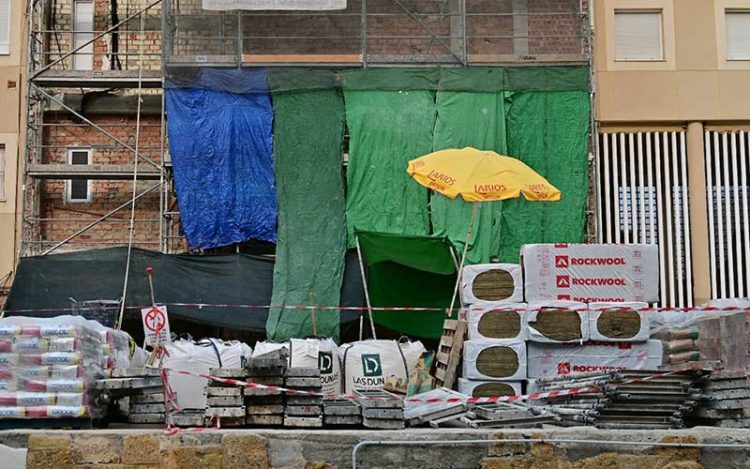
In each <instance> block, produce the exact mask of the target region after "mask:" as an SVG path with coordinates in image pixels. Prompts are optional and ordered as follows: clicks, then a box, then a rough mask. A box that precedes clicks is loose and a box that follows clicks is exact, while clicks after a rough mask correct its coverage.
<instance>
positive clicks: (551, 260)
mask: <svg viewBox="0 0 750 469" xmlns="http://www.w3.org/2000/svg"><path fill="white" fill-rule="evenodd" d="M521 262H522V264H523V272H524V293H525V295H526V302H528V303H531V302H532V301H543V300H571V301H580V302H582V303H592V302H603V301H613V302H617V303H621V302H625V301H638V302H640V301H643V302H647V303H650V302H655V301H659V248H658V246H657V245H655V244H526V245H524V246H523V247H522V248H521Z"/></svg>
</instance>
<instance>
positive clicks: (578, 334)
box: [526, 300, 589, 344]
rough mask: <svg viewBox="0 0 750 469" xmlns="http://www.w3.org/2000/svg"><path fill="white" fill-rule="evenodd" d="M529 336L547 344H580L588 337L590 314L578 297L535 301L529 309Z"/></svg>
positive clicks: (530, 304) (535, 340)
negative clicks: (567, 299) (575, 298)
mask: <svg viewBox="0 0 750 469" xmlns="http://www.w3.org/2000/svg"><path fill="white" fill-rule="evenodd" d="M526 315H527V319H526V322H527V323H528V330H529V340H530V341H532V342H538V343H545V344H570V343H578V344H581V343H583V342H586V341H587V340H589V314H588V307H587V306H586V304H584V303H579V302H576V301H565V300H556V301H535V302H532V303H529V305H528V312H527V313H526Z"/></svg>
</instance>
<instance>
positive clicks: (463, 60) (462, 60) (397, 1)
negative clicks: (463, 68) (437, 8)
mask: <svg viewBox="0 0 750 469" xmlns="http://www.w3.org/2000/svg"><path fill="white" fill-rule="evenodd" d="M393 3H395V4H396V5H398V7H399V8H401V9H402V10H404V13H406V14H407V15H408V16H409V18H411V19H413V20H414V21H416V22H417V24H419V26H421V27H422V29H424V30H425V32H426V33H427V34H429V35H430V37H431V38H432V39H433V40H435V41H437V43H438V44H440V45H441V46H443V47H444V48H445V49H446V50H447V51H448V52H450V54H451V55H452V56H453V57H455V59H456V60H457V61H458V62H459V63H461V64H463V65H467V61H466V58H465V57H463V58H462V57H460V56H459V55H458V54H456V52H455V51H454V50H453V49H451V46H450V45H448V44H446V43H445V41H443V40H442V39H440V37H438V35H437V34H435V32H434V31H433V30H432V29H431V28H430V27H429V26H427V25H426V24H425V23H424V21H422V19H421V18H420V17H418V16H417V15H415V14H414V13H413V12H412V11H411V10H409V8H407V7H406V5H404V4H403V3H402V2H401V0H393ZM462 34H463V35H464V38H463V42H464V43H465V42H466V37H465V32H462Z"/></svg>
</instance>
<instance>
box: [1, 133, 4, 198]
mask: <svg viewBox="0 0 750 469" xmlns="http://www.w3.org/2000/svg"><path fill="white" fill-rule="evenodd" d="M0 200H5V145H0Z"/></svg>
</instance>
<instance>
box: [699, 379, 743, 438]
mask: <svg viewBox="0 0 750 469" xmlns="http://www.w3.org/2000/svg"><path fill="white" fill-rule="evenodd" d="M691 417H692V418H691V420H690V423H692V424H694V425H701V426H711V427H720V428H750V380H749V378H748V374H747V371H745V370H742V371H714V372H712V373H711V375H710V376H709V377H708V379H707V380H706V381H705V383H704V387H703V394H702V396H701V400H700V402H699V404H698V406H697V407H696V409H695V411H694V412H693V414H692V416H691Z"/></svg>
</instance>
